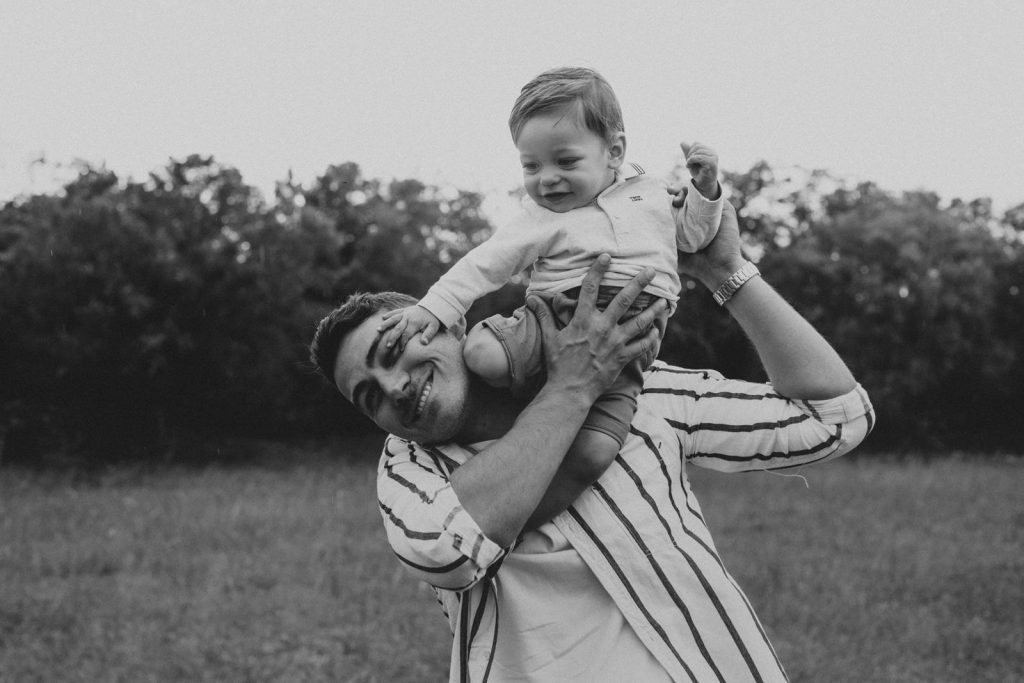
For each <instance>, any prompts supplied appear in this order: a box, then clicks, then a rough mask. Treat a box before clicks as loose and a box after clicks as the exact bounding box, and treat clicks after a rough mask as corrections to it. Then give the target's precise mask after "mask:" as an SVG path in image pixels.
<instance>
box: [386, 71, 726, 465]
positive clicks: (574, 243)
mask: <svg viewBox="0 0 1024 683" xmlns="http://www.w3.org/2000/svg"><path fill="white" fill-rule="evenodd" d="M509 128H510V130H511V132H512V141H513V142H514V143H515V145H516V148H517V149H518V150H519V158H520V161H521V163H522V168H523V181H524V185H525V189H526V194H527V196H526V197H524V198H523V202H522V207H521V210H520V211H519V213H518V214H517V215H516V216H514V217H513V218H512V219H511V220H510V221H508V222H507V223H505V224H504V225H502V226H500V227H499V228H498V229H497V230H496V231H495V233H494V235H493V236H492V237H491V238H490V239H488V240H487V241H486V242H484V243H483V244H481V245H480V246H478V247H476V248H475V249H473V250H472V251H470V252H469V253H468V254H466V255H465V256H464V257H463V258H462V259H460V260H459V261H458V262H457V263H456V264H455V265H454V266H453V267H452V268H451V269H450V270H449V271H448V272H447V273H445V274H444V275H443V276H442V277H441V279H440V280H438V282H437V283H436V284H434V286H433V287H431V288H430V290H429V291H428V292H427V294H426V296H424V297H423V299H421V300H420V302H419V303H418V304H417V305H416V306H410V307H408V308H404V309H399V310H396V311H392V312H390V313H389V314H387V315H386V316H385V320H384V322H383V323H382V324H381V326H380V330H381V332H382V333H384V335H385V336H384V342H385V344H386V345H387V346H388V347H390V346H392V345H393V344H395V343H400V344H402V345H404V344H406V343H408V341H409V340H410V338H411V337H412V336H414V335H415V334H417V333H419V334H420V335H421V337H420V338H421V341H422V342H423V343H427V342H429V341H430V339H432V338H433V336H434V335H435V334H436V333H437V331H438V330H439V329H440V328H441V326H442V325H444V326H446V327H453V326H456V325H459V324H461V323H462V321H463V320H464V318H463V316H464V315H465V313H466V311H467V310H468V309H469V307H470V305H472V303H473V302H474V301H475V300H476V299H478V298H479V297H481V296H483V295H484V294H487V293H489V292H492V291H494V290H496V289H498V288H500V287H501V286H502V285H504V284H505V283H506V282H507V281H508V280H509V278H511V277H512V276H513V275H516V274H517V273H519V272H521V271H523V270H524V269H525V268H527V267H528V266H531V265H532V266H533V272H532V275H531V277H530V283H529V287H528V292H538V293H547V294H560V295H561V296H558V297H555V298H554V300H553V304H554V308H555V314H556V317H558V318H559V320H560V321H561V323H562V324H566V323H567V322H568V320H569V319H570V318H571V315H572V310H573V308H574V307H575V300H576V295H577V294H578V292H579V286H580V284H581V283H582V281H583V276H584V275H585V274H586V272H587V270H588V268H589V267H590V265H591V264H592V263H593V261H594V259H596V258H597V257H598V256H599V255H600V254H602V253H607V254H610V255H611V257H612V260H611V266H610V267H609V269H608V271H607V274H606V275H605V278H604V281H603V282H602V284H601V288H600V291H599V295H598V304H599V306H602V307H603V306H604V305H606V304H607V303H608V302H609V301H611V299H612V298H613V297H614V296H615V293H616V292H617V291H618V290H619V289H620V288H621V287H622V286H624V285H625V284H626V283H627V282H629V280H630V279H632V278H633V277H634V276H635V275H636V274H637V273H639V272H640V271H641V270H643V269H644V268H645V267H647V266H651V267H653V268H654V269H655V272H656V275H655V277H654V279H653V280H652V281H651V283H650V285H648V287H647V288H646V290H645V291H644V292H643V293H642V294H641V295H640V297H639V298H638V299H637V300H636V301H635V302H634V304H633V308H632V309H631V311H630V312H629V313H627V316H629V315H635V314H636V312H638V311H640V310H643V309H644V308H646V307H647V306H649V305H650V304H652V303H653V302H654V301H656V300H657V298H662V299H665V300H666V301H667V302H668V304H669V306H668V307H666V311H665V313H664V315H663V317H662V318H661V320H660V321H659V329H660V330H661V331H662V333H664V329H665V322H666V320H667V318H668V316H669V315H670V314H671V312H672V310H674V308H675V303H676V301H677V300H678V298H679V290H680V282H679V275H678V272H677V264H676V261H677V259H676V250H677V249H678V250H681V251H684V252H688V253H692V252H695V251H698V250H700V249H703V248H704V247H706V246H707V245H708V244H709V243H710V242H711V240H712V239H713V238H714V237H715V234H716V233H717V232H718V226H719V223H720V222H721V216H722V201H723V200H722V197H721V195H722V193H721V189H720V187H719V185H718V157H717V155H716V154H715V153H714V152H713V151H712V150H711V149H709V148H708V147H706V146H704V145H700V144H694V145H693V146H692V147H687V146H685V145H684V146H683V151H684V153H686V165H687V168H688V169H689V170H690V174H691V175H692V176H693V179H692V184H693V186H694V188H695V190H696V191H686V190H681V191H679V193H678V194H677V195H675V197H674V198H673V197H672V195H670V194H669V190H668V186H667V184H666V183H665V182H664V181H662V180H658V179H655V178H651V177H650V176H646V175H644V173H643V170H642V169H641V168H640V167H638V166H636V165H635V164H630V166H631V167H632V170H633V171H634V173H633V174H631V176H630V177H626V176H625V175H624V174H623V171H624V166H625V154H626V136H625V133H624V127H623V123H622V112H621V110H620V107H619V103H618V100H617V99H616V97H615V93H614V92H613V91H612V89H611V86H610V85H609V84H608V82H607V81H605V79H604V78H602V77H601V76H600V75H599V74H598V73H596V72H595V71H593V70H591V69H585V68H562V69H554V70H551V71H546V72H544V73H542V74H541V75H539V76H537V77H536V78H534V79H533V80H531V81H530V82H529V83H527V84H526V85H525V86H524V87H523V89H522V92H521V93H520V95H519V98H518V99H517V100H516V102H515V105H514V106H513V108H512V113H511V115H510V116H509ZM463 354H464V357H465V360H466V364H467V366H468V367H469V369H470V371H471V372H473V373H475V374H476V375H478V376H480V377H481V378H482V379H483V380H484V381H486V382H487V383H489V384H491V385H493V386H499V387H509V388H510V389H511V391H512V393H513V394H514V395H518V396H526V395H529V394H530V393H531V392H532V391H534V390H535V389H536V388H538V387H539V385H540V384H541V382H542V381H543V377H544V358H543V353H542V348H541V334H540V326H539V324H538V323H537V320H536V318H535V317H534V315H533V313H531V312H530V311H529V309H527V308H525V307H523V308H520V309H519V310H517V311H516V312H515V313H514V314H513V315H512V316H511V317H507V318H506V317H504V316H492V317H490V318H488V319H487V320H484V321H482V322H481V323H479V324H478V325H476V326H475V327H474V328H473V329H472V330H471V331H470V332H469V334H468V335H467V338H466V343H465V345H464V349H463ZM641 373H642V368H641V367H640V365H639V363H638V362H637V363H634V364H632V365H630V366H627V367H626V369H624V370H623V371H622V373H621V374H620V376H619V379H618V380H617V381H616V383H615V384H614V385H613V386H612V387H611V388H610V389H609V390H608V392H606V393H605V394H604V395H602V396H601V397H600V398H599V399H598V401H597V402H596V403H595V404H594V406H593V408H592V409H591V411H590V414H589V416H588V418H587V420H586V422H585V424H584V425H583V428H582V429H581V430H580V432H579V434H578V435H577V437H576V440H575V442H574V443H573V450H574V451H575V450H577V449H587V450H586V451H582V452H595V451H594V449H597V451H596V452H599V453H605V454H609V455H611V456H614V453H617V452H618V449H619V448H620V447H621V446H622V443H623V441H624V439H625V437H626V434H627V433H628V431H629V424H630V422H631V421H632V419H633V414H634V412H635V410H636V397H637V395H638V394H639V393H640V389H641V386H642V382H643V378H642V375H641ZM609 459H610V458H609Z"/></svg>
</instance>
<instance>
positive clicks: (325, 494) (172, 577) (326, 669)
mask: <svg viewBox="0 0 1024 683" xmlns="http://www.w3.org/2000/svg"><path fill="white" fill-rule="evenodd" d="M377 442H378V440H376V439H373V440H368V441H367V440H363V441H352V442H348V443H336V444H333V445H319V446H302V447H299V446H282V445H273V444H254V445H252V450H253V455H254V459H255V460H256V461H257V463H258V464H256V465H254V466H250V467H244V468H241V467H226V466H222V467H214V468H208V469H204V470H178V469H171V470H165V471H161V472H159V473H152V472H138V471H134V470H130V469H122V470H115V471H111V472H108V473H105V474H103V475H100V476H96V477H91V478H88V479H83V478H73V477H70V476H67V475H56V474H38V473H37V474H28V473H24V472H19V471H16V470H0V680H2V681H4V682H7V681H125V682H132V683H134V682H136V681H139V682H142V681H440V680H444V679H445V676H446V672H447V660H448V655H447V653H448V648H449V644H450V635H449V633H448V630H447V622H446V621H445V620H444V618H443V616H442V615H441V611H440V608H439V607H438V606H437V604H436V602H435V601H434V599H433V596H432V594H431V593H430V591H429V590H428V589H426V587H424V586H421V585H417V584H415V583H411V582H410V581H408V580H406V578H405V576H404V575H403V573H402V569H401V568H400V567H399V564H398V562H397V560H395V559H394V557H393V556H392V555H391V553H390V550H388V548H387V545H386V543H385V541H384V538H383V532H382V528H381V524H380V519H379V515H378V513H377V510H376V507H375V504H374V495H373V476H374V473H373V464H374V462H375V459H376V458H375V450H376V443H377ZM359 452H366V453H367V454H366V455H365V456H363V457H362V458H358V457H356V456H355V455H354V454H355V453H359ZM694 469H696V468H694ZM803 474H804V476H805V477H806V479H807V485H806V486H805V483H804V481H803V480H801V479H798V478H794V477H781V476H772V475H766V474H756V475H731V476H729V475H720V474H715V473H707V472H699V471H692V472H691V474H690V476H691V480H692V482H693V488H694V490H695V491H696V493H697V495H698V496H699V497H700V499H701V501H702V505H703V508H704V513H705V517H706V518H707V520H708V523H709V525H710V526H711V528H712V530H713V531H714V532H715V535H716V538H717V540H718V546H719V549H720V551H721V552H722V554H723V555H724V556H725V559H726V564H727V565H728V566H729V567H730V568H731V570H732V572H733V574H734V575H735V576H736V577H737V579H738V581H739V582H740V584H741V585H742V586H744V588H745V589H746V592H747V593H748V595H749V597H750V599H751V601H752V602H753V604H754V606H755V607H756V608H757V610H758V612H759V614H760V616H761V619H762V621H763V622H764V624H765V627H766V629H767V631H768V633H769V635H770V636H771V637H772V640H773V642H774V643H775V646H776V649H777V650H778V651H779V654H780V657H781V658H782V661H783V663H784V664H785V665H786V667H787V669H788V671H789V673H790V676H791V678H792V679H793V681H815V682H817V681H825V682H843V681H850V682H853V681H857V682H858V683H862V682H865V681H928V682H936V681H956V682H960V681H972V682H973V681H1020V680H1024V580H1022V579H1024V496H1022V495H1021V491H1022V490H1024V461H1021V460H1020V459H1017V460H998V461H997V460H991V459H988V460H977V461H969V460H966V459H953V458H945V459H941V460H937V461H935V462H933V463H931V464H927V463H923V462H906V461H895V460H890V459H878V458H875V459H872V458H870V457H860V458H858V459H855V460H849V461H839V462H837V463H833V464H831V465H826V466H823V467H820V468H817V469H814V468H811V469H808V470H806V471H805V472H804V473H803Z"/></svg>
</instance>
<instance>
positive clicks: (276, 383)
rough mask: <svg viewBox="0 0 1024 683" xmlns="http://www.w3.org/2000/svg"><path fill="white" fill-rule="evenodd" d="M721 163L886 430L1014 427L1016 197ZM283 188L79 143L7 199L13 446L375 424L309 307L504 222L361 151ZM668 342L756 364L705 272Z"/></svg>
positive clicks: (5, 424)
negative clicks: (81, 149)
mask: <svg viewBox="0 0 1024 683" xmlns="http://www.w3.org/2000/svg"><path fill="white" fill-rule="evenodd" d="M726 184H727V185H729V186H730V188H731V190H732V200H733V202H734V203H735V204H736V205H737V207H738V208H739V209H740V215H741V220H742V230H743V234H744V239H745V241H746V244H747V248H748V250H749V252H750V254H751V256H752V257H754V258H756V259H757V260H758V261H759V264H760V266H761V269H762V271H763V272H764V273H765V274H766V275H767V277H768V279H769V281H771V282H772V283H773V284H774V285H775V286H776V287H777V288H778V289H779V290H780V291H782V292H783V293H784V294H785V296H786V297H787V298H788V299H789V300H790V301H791V302H793V303H794V305H795V306H796V307H797V308H798V309H799V310H800V311H801V312H803V313H804V314H805V315H806V316H807V317H808V318H809V319H810V320H811V321H812V322H813V323H814V324H815V325H816V326H818V328H819V329H821V330H822V331H823V332H824V333H825V334H826V336H827V337H828V338H829V339H830V341H832V342H833V343H834V344H835V345H836V346H837V347H838V348H839V350H840V351H841V353H842V354H843V356H844V357H845V358H847V359H848V361H849V362H850V364H851V365H852V366H853V368H854V370H855V372H856V373H857V375H858V377H859V378H860V379H861V380H862V382H863V383H864V384H865V385H866V386H867V388H868V389H869V390H870V392H871V394H872V396H873V398H874V400H875V402H876V407H877V408H878V409H879V416H880V421H879V428H878V430H877V432H876V435H875V436H874V437H873V438H874V440H875V442H876V443H877V444H878V445H887V446H898V447H904V448H910V449H916V448H919V447H926V446H927V447H931V446H936V445H943V446H946V447H953V448H962V449H979V448H1012V449H1016V450H1021V449H1022V448H1024V443H1022V440H1021V435H1020V431H1021V430H1019V429H1018V428H1017V427H1016V425H1015V422H1014V420H1013V416H1015V415H1018V414H1020V413H1021V409H1022V408H1024V393H1022V392H1024V389H1022V387H1024V381H1022V380H1024V367H1022V362H1024V353H1022V348H1021V347H1022V340H1024V307H1022V305H1021V301H1022V298H1021V297H1022V295H1021V289H1022V288H1024V245H1022V235H1024V205H1021V206H1018V207H1015V208H1014V209H1011V210H1010V211H1008V212H1006V214H1005V215H1004V216H1002V217H996V216H993V215H992V212H991V207H990V204H989V203H988V202H987V201H986V200H976V201H974V202H971V203H964V202H960V201H954V202H953V203H952V204H950V205H948V206H943V205H942V204H941V203H940V201H939V199H938V197H936V196H934V195H931V194H926V193H911V194H905V195H903V196H899V197H897V196H893V195H891V194H889V193H886V192H883V191H881V190H880V189H878V188H877V187H875V186H873V185H871V184H863V185H859V186H856V187H850V186H849V185H847V184H845V183H843V182H841V181H838V180H837V179H835V178H832V177H830V176H829V175H828V174H825V173H822V172H814V173H810V174H803V175H799V174H798V173H795V174H790V175H789V176H786V177H783V176H782V175H781V174H779V173H777V172H776V171H773V169H771V168H770V167H769V166H768V165H767V164H764V163H761V164H758V165H756V166H754V167H753V168H752V169H750V170H749V171H747V172H745V173H741V174H727V177H726ZM275 195H276V196H275V197H274V199H273V201H268V200H266V199H265V198H264V197H262V196H261V194H260V193H259V192H258V191H257V190H256V189H255V188H253V187H250V186H248V185H246V184H245V182H244V181H243V179H242V176H241V174H240V173H239V172H238V170H236V169H234V168H231V167H229V166H225V165H223V164H220V163H217V162H216V161H214V160H213V159H211V158H202V157H197V156H192V157H189V158H187V159H184V160H172V161H171V162H170V163H169V164H168V165H167V166H166V167H165V168H162V169H160V170H158V171H156V172H154V173H152V174H151V175H150V177H149V178H148V179H146V180H145V181H141V182H137V181H131V180H129V181H124V180H122V179H119V178H118V177H116V176H115V175H114V174H113V173H111V172H109V171H107V170H105V169H103V168H95V167H91V166H88V165H83V166H82V168H81V169H80V173H79V175H78V177H77V178H76V179H75V180H74V181H72V182H70V183H69V184H68V185H67V186H66V187H64V188H63V191H61V192H58V193H54V194H49V195H35V196H30V197H22V198H19V199H17V200H14V201H11V202H9V203H7V204H6V205H5V206H4V207H2V209H0V449H2V454H3V457H4V458H6V459H8V460H10V459H22V460H28V459H32V458H36V457H37V456H38V454H40V453H50V454H53V453H59V454H63V455H66V456H69V457H74V458H79V459H81V458H87V459H91V460H104V459H108V458H112V457H122V456H126V455H131V456H133V457H181V455H182V454H183V453H185V452H188V451H189V450H190V449H185V448H179V447H177V446H176V444H178V443H179V441H180V439H183V438H187V437H189V436H192V435H204V434H206V435H209V434H217V435H223V434H259V435H288V434H309V433H318V432H324V431H335V430H338V429H341V430H349V431H352V430H360V429H365V428H366V423H365V421H363V420H361V419H360V418H358V416H356V415H355V414H354V413H353V412H352V411H351V410H350V409H349V408H348V407H347V406H345V405H344V403H343V402H342V401H340V400H339V399H338V397H337V396H336V395H335V392H333V391H332V390H330V388H329V387H328V386H327V385H326V383H325V382H323V381H322V379H321V378H319V377H318V376H317V375H316V374H315V373H314V372H313V370H312V368H311V367H310V366H309V364H308V362H307V360H306V344H307V343H308V341H309V337H310V335H311V333H312V329H313V326H314V325H315V323H316V321H317V320H318V319H319V318H320V317H321V316H322V315H323V314H325V313H326V312H327V311H328V310H329V309H330V308H331V307H332V306H333V305H335V304H336V303H337V302H338V301H339V300H340V299H341V298H343V297H344V296H345V295H347V294H349V293H351V292H353V291H357V290H382V289H397V290H400V291H405V292H409V293H411V294H414V295H420V294H422V293H423V292H425V291H426V289H427V288H428V287H429V286H430V284H431V283H433V282H434V280H436V278H437V277H438V276H439V275H440V274H441V273H443V272H444V271H445V270H446V269H447V268H448V267H449V266H450V265H451V263H453V262H454V261H455V260H457V259H458V258H459V257H460V256H461V255H462V254H464V253H466V251H468V250H469V249H471V248H472V247H473V246H474V245H476V244H478V243H479V242H481V241H482V240H484V239H486V237H487V235H488V234H489V233H490V229H491V227H490V224H489V223H488V221H487V220H486V218H485V217H484V215H483V214H482V212H481V201H482V197H480V196H479V195H477V194H474V193H470V192H464V191H460V190H454V189H445V188H438V187H433V186H428V185H424V184H423V183H421V182H419V181H416V180H393V181H382V180H378V179H366V178H364V177H362V175H361V173H360V170H359V168H358V166H356V165H355V164H352V163H346V164H341V165H337V166H331V167H329V168H328V169H326V171H325V172H324V174H323V175H322V176H320V177H318V178H317V179H316V180H315V181H314V182H313V183H311V184H310V186H308V187H304V186H301V185H298V184H296V183H294V182H292V180H291V179H288V180H286V181H283V182H281V183H279V184H278V187H277V191H276V193H275ZM521 295H522V288H521V285H519V286H517V285H512V286H510V287H508V288H506V289H505V290H502V291H501V292H499V293H497V294H496V295H492V296H490V297H488V298H487V299H486V300H485V301H482V302H480V304H479V305H478V306H477V307H475V309H474V311H473V312H472V313H471V318H478V317H479V316H480V315H483V314H485V313H487V312H490V311H494V310H508V309H509V308H510V307H511V306H514V305H515V304H516V303H517V302H518V301H519V300H520V299H521ZM662 357H663V358H666V359H668V360H672V361H676V362H680V363H684V364H688V365H697V366H712V367H717V368H719V369H722V370H723V371H724V372H726V373H728V374H733V375H738V376H744V377H751V378H758V377H759V376H760V375H759V372H760V371H759V369H758V364H757V359H756V357H755V356H754V354H753V353H752V351H751V349H750V348H749V345H748V344H747V342H746V341H745V339H744V338H743V336H742V333H741V332H740V330H739V329H738V328H737V326H736V325H735V324H733V323H732V321H731V320H730V319H729V317H728V316H727V315H726V314H725V313H724V312H723V311H721V310H717V309H716V307H715V306H714V305H713V304H712V303H711V301H710V298H709V297H708V296H707V294H706V292H704V291H702V290H701V289H700V288H697V287H695V286H694V285H693V283H690V285H689V288H688V289H685V290H684V295H683V297H682V300H681V302H680V306H679V310H678V311H677V313H676V315H675V316H674V318H673V321H672V324H671V327H670V330H669V333H668V335H667V338H666V341H665V344H664V346H663V351H662Z"/></svg>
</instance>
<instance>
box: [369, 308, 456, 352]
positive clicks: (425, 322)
mask: <svg viewBox="0 0 1024 683" xmlns="http://www.w3.org/2000/svg"><path fill="white" fill-rule="evenodd" d="M439 329H441V321H440V320H438V319H437V317H436V316H435V315H434V314H433V313H431V312H430V311H428V310H427V309H425V308H423V307H422V306H406V307H405V308H397V309H395V310H393V311H388V312H387V313H385V314H384V316H383V320H382V321H381V323H380V326H378V327H377V330H378V331H379V332H384V331H385V330H387V334H386V335H385V336H384V345H385V346H386V347H387V348H389V349H390V348H391V347H392V346H393V345H394V343H395V342H396V341H399V340H401V344H400V345H399V348H402V347H404V346H405V345H406V344H408V343H409V340H410V339H412V338H413V336H415V335H416V334H417V333H422V334H421V335H420V342H421V343H423V344H427V343H429V342H430V340H431V339H433V338H434V335H435V334H437V331H438V330H439Z"/></svg>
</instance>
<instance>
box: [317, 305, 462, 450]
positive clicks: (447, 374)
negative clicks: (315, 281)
mask: <svg viewBox="0 0 1024 683" xmlns="http://www.w3.org/2000/svg"><path fill="white" fill-rule="evenodd" d="M383 314H384V313H383V311H382V312H380V313H377V314H375V315H373V316H371V317H370V318H368V319H366V320H365V321H363V323H362V324H361V325H360V326H359V327H357V328H355V329H354V330H352V331H351V332H350V333H349V334H348V335H347V336H346V337H345V339H344V340H343V341H342V342H341V347H340V348H339V349H338V357H337V359H336V360H335V362H334V383H335V385H336V386H337V387H338V390H339V391H341V394H342V396H344V397H345V398H347V399H348V400H349V401H351V402H352V403H353V404H354V405H355V406H356V407H357V408H358V409H359V410H360V411H361V412H363V413H365V414H366V415H367V416H368V417H369V418H370V419H371V420H373V421H374V422H375V423H377V426H378V427H380V428H381V429H384V430H385V431H387V432H390V433H391V434H395V435H397V436H400V437H403V438H405V439H409V440H410V441H415V442H417V443H421V444H432V443H443V442H446V441H451V440H453V439H454V438H455V436H456V435H457V434H458V433H459V431H460V430H461V429H462V426H463V423H464V421H465V419H466V402H467V399H468V395H469V372H468V370H467V369H466V364H465V363H464V362H463V360H462V342H461V341H460V340H458V339H456V338H455V337H454V336H453V335H452V334H451V333H449V332H442V333H438V334H437V335H435V336H434V338H433V339H432V340H431V341H430V343H429V344H426V345H424V344H423V343H421V341H420V337H419V336H415V337H413V338H412V339H410V340H409V343H408V344H406V346H405V347H404V348H400V347H399V345H398V344H395V345H394V346H392V347H391V348H390V349H389V348H386V347H385V346H384V342H383V341H382V340H381V335H380V334H379V333H378V332H377V327H378V326H379V325H380V323H381V318H382V316H383Z"/></svg>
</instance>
